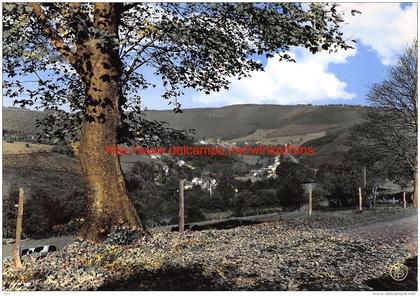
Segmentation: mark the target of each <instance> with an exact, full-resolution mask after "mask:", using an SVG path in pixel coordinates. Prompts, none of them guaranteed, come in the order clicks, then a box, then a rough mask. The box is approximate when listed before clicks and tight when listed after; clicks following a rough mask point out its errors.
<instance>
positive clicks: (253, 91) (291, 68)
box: [193, 3, 417, 106]
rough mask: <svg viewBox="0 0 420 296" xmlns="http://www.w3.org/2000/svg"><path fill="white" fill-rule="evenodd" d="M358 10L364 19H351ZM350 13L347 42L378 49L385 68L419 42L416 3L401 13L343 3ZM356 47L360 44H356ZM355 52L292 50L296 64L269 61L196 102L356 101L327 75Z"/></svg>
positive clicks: (392, 6) (395, 7) (388, 6)
mask: <svg viewBox="0 0 420 296" xmlns="http://www.w3.org/2000/svg"><path fill="white" fill-rule="evenodd" d="M352 9H356V10H359V11H361V12H362V14H356V15H355V16H351V13H350V12H351V10H352ZM340 10H342V11H344V12H345V13H346V15H345V20H346V24H345V26H344V28H343V31H344V37H345V38H347V39H349V40H350V39H357V40H358V42H359V43H362V44H363V45H365V46H368V47H370V48H372V49H373V50H375V51H376V52H377V54H378V56H379V58H380V59H381V61H382V63H383V64H384V65H390V64H393V63H395V61H396V60H397V58H398V55H399V54H400V53H401V51H402V50H403V48H404V47H406V46H407V45H408V44H410V43H411V42H412V41H413V39H415V38H416V37H417V4H416V3H414V4H413V5H411V6H407V7H405V8H401V7H400V4H399V3H342V4H341V6H340ZM356 47H357V44H356ZM356 53H357V49H355V50H347V51H344V50H341V51H339V52H337V53H334V54H328V53H326V52H321V53H317V54H316V55H312V54H310V53H309V52H307V51H306V50H303V49H300V48H296V49H293V51H292V53H291V55H294V56H295V57H296V61H297V62H296V63H288V62H279V61H278V60H277V59H276V58H271V59H269V60H268V61H267V65H266V66H265V72H254V73H252V75H251V77H249V78H245V79H242V80H235V79H232V83H231V85H230V89H229V90H224V91H221V92H218V93H212V94H210V95H205V94H197V95H196V96H195V97H193V100H194V101H195V102H199V103H202V104H208V105H213V106H214V105H228V104H245V103H259V104H270V103H271V104H299V103H312V102H316V101H319V100H343V99H352V98H355V97H356V95H355V94H353V93H349V92H348V91H347V90H346V87H347V84H346V82H344V81H340V80H339V79H338V78H337V77H336V75H335V74H334V73H332V72H331V71H329V69H328V66H329V65H330V64H340V63H346V62H347V59H348V58H349V57H351V56H355V55H356Z"/></svg>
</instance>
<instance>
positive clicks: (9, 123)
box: [3, 104, 364, 163]
mask: <svg viewBox="0 0 420 296" xmlns="http://www.w3.org/2000/svg"><path fill="white" fill-rule="evenodd" d="M363 110H364V107H361V106H352V105H328V106H312V105H294V106H284V105H256V104H252V105H251V104H249V105H232V106H225V107H221V108H197V109H185V110H184V111H183V113H178V114H176V113H173V112H172V111H157V110H149V111H147V112H146V114H147V117H148V119H151V120H158V121H165V122H167V123H168V124H169V126H171V127H173V128H176V129H191V128H193V129H195V131H196V139H197V140H200V139H203V138H205V139H206V140H208V141H209V142H210V143H216V142H217V140H222V141H225V142H228V143H237V144H242V143H261V144H265V145H268V144H273V145H281V144H282V143H292V144H293V145H302V144H303V145H306V146H313V147H314V148H315V155H314V157H313V159H312V160H313V161H314V162H315V163H318V162H319V161H321V162H324V161H330V160H329V158H331V154H334V155H335V156H336V157H334V159H333V160H338V159H339V155H340V154H341V153H342V152H343V151H345V150H346V147H345V142H346V139H347V138H348V135H349V131H350V128H351V127H352V126H353V125H354V124H357V123H359V122H361V120H362V119H361V114H362V113H363ZM44 114H45V113H43V112H38V111H29V110H22V109H17V108H3V137H4V138H5V137H7V136H8V135H11V134H13V135H19V136H20V139H22V137H23V140H25V139H26V140H27V139H30V138H31V137H32V136H34V135H36V133H37V130H36V128H35V121H36V119H39V118H42V117H43V116H44Z"/></svg>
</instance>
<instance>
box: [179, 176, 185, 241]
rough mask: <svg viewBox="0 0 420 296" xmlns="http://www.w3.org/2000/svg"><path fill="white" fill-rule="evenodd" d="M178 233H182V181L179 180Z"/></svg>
mask: <svg viewBox="0 0 420 296" xmlns="http://www.w3.org/2000/svg"><path fill="white" fill-rule="evenodd" d="M178 231H179V233H183V232H184V179H182V178H180V179H179V212H178Z"/></svg>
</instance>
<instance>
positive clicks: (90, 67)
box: [80, 3, 142, 241]
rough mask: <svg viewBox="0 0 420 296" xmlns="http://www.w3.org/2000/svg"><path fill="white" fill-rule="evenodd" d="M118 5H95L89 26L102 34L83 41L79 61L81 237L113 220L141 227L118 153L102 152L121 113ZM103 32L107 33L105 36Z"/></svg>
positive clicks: (95, 234) (113, 138)
mask: <svg viewBox="0 0 420 296" xmlns="http://www.w3.org/2000/svg"><path fill="white" fill-rule="evenodd" d="M118 7H119V5H118V4H116V3H112V4H111V3H108V4H105V3H96V4H95V17H94V22H95V27H96V28H97V29H99V30H100V31H101V32H103V33H105V34H104V36H99V38H97V39H90V40H88V41H87V42H85V44H84V46H83V48H82V50H83V60H82V62H83V64H82V65H81V67H82V71H83V75H82V77H84V83H85V91H86V103H85V118H84V120H83V122H82V125H81V136H80V163H81V167H82V172H83V177H84V182H85V186H86V193H87V205H86V206H87V213H86V224H85V226H84V228H83V230H82V233H81V234H82V237H83V238H85V239H88V240H92V241H96V240H98V239H100V238H102V237H104V236H105V235H106V234H107V233H109V231H110V230H111V227H112V226H114V225H127V226H130V227H133V228H137V229H141V228H142V224H141V221H140V219H139V217H138V215H137V213H136V210H135V208H134V206H133V205H132V203H131V202H130V199H129V196H128V192H127V190H126V186H125V181H124V176H123V174H122V170H121V166H120V162H119V157H118V156H117V155H106V154H105V149H106V147H107V146H114V145H116V144H117V132H118V126H119V124H120V117H121V110H120V108H121V101H122V89H121V74H122V67H121V61H120V60H119V57H118V50H117V49H116V48H115V44H114V43H113V42H112V38H108V37H109V36H113V37H115V38H118V20H119V11H118ZM107 36H108V37H107Z"/></svg>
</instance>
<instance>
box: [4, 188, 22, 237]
mask: <svg viewBox="0 0 420 296" xmlns="http://www.w3.org/2000/svg"><path fill="white" fill-rule="evenodd" d="M18 201H19V189H18V188H17V187H16V186H14V185H12V186H11V187H10V188H9V192H8V194H7V195H6V196H4V198H3V236H4V237H5V238H10V237H14V236H15V233H16V217H17V208H16V207H15V205H16V204H17V203H18Z"/></svg>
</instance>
